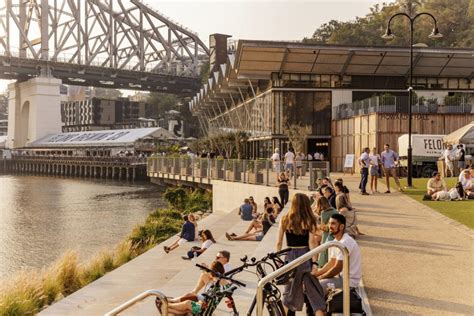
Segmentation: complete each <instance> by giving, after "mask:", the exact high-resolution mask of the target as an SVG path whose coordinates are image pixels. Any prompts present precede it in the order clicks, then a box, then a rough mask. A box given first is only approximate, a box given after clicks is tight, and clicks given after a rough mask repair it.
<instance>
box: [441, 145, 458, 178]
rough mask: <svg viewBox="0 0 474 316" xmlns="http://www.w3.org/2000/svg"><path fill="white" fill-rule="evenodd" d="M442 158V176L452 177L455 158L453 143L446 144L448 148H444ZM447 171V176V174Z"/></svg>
mask: <svg viewBox="0 0 474 316" xmlns="http://www.w3.org/2000/svg"><path fill="white" fill-rule="evenodd" d="M443 158H444V177H445V178H448V177H454V159H455V153H454V150H453V145H448V148H446V149H445V150H444V152H443ZM448 173H449V176H448Z"/></svg>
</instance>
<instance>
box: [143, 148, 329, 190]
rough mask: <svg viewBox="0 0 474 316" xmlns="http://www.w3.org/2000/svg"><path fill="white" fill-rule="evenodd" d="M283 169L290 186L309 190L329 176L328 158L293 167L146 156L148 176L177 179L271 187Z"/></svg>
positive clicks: (269, 162)
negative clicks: (318, 180) (317, 181)
mask: <svg viewBox="0 0 474 316" xmlns="http://www.w3.org/2000/svg"><path fill="white" fill-rule="evenodd" d="M283 171H285V172H286V173H287V174H288V175H290V183H289V185H290V187H292V188H304V189H310V190H313V189H315V188H316V187H317V185H316V180H317V179H318V178H323V177H326V176H329V162H328V161H301V162H298V163H297V164H294V165H293V167H289V166H285V165H284V164H283V162H273V161H270V160H268V159H257V160H247V159H220V158H212V159H211V158H192V157H166V156H164V157H163V156H158V157H149V158H148V161H147V172H148V176H150V177H158V178H170V177H173V178H174V179H176V178H181V179H182V180H186V181H192V182H203V180H207V181H210V180H223V181H233V182H241V183H251V184H260V185H267V186H275V185H277V184H278V182H277V176H278V174H279V173H280V172H283Z"/></svg>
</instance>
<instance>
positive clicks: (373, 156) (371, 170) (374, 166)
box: [358, 144, 403, 195]
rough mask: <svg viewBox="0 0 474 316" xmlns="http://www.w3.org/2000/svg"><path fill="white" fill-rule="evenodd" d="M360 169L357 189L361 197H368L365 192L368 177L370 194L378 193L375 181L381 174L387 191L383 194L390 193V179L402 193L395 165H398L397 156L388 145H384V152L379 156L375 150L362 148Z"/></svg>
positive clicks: (359, 161)
mask: <svg viewBox="0 0 474 316" xmlns="http://www.w3.org/2000/svg"><path fill="white" fill-rule="evenodd" d="M358 163H359V167H360V174H361V179H360V184H359V189H360V193H361V194H362V195H369V193H368V192H367V182H368V180H369V175H370V189H371V193H372V194H375V193H378V190H377V181H378V178H379V177H381V176H382V173H383V174H384V175H385V182H386V185H387V190H386V191H385V193H390V177H392V178H393V179H394V180H395V183H396V185H397V187H398V190H399V191H400V192H403V189H402V187H401V185H400V181H399V180H398V176H397V165H398V163H399V157H398V154H397V153H396V152H395V151H393V150H392V149H390V145H389V144H385V145H384V151H382V152H381V153H380V154H378V153H377V148H375V147H374V148H372V150H370V149H369V147H366V148H364V150H363V152H362V154H361V156H360V157H359V160H358Z"/></svg>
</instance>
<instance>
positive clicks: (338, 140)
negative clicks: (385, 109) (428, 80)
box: [331, 113, 474, 171]
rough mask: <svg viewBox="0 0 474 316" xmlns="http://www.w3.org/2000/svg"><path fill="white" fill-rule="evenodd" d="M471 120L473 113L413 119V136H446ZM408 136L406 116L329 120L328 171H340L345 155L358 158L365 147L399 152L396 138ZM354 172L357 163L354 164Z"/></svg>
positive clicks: (374, 115) (415, 117)
mask: <svg viewBox="0 0 474 316" xmlns="http://www.w3.org/2000/svg"><path fill="white" fill-rule="evenodd" d="M471 121H474V114H472V113H470V114H424V115H422V116H417V115H414V116H413V120H412V132H413V134H440V135H447V134H449V133H451V132H453V131H455V130H457V129H458V128H460V127H462V126H464V125H466V124H468V123H470V122H471ZM407 133H408V119H407V116H406V115H402V117H400V114H398V113H394V114H383V113H372V114H369V115H360V116H355V117H351V118H347V119H342V120H335V121H332V126H331V135H332V137H331V169H332V171H342V169H343V165H344V159H345V156H346V154H355V157H356V159H357V158H358V157H359V156H360V154H361V152H362V149H363V148H364V147H369V148H372V147H377V151H378V152H381V151H382V150H383V145H384V144H385V143H389V144H390V146H391V147H392V149H394V150H396V151H397V152H398V137H399V136H401V135H403V134H407ZM355 165H356V166H355V167H356V169H358V168H357V163H356V164H355Z"/></svg>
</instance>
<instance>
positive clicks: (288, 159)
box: [285, 148, 295, 179]
mask: <svg viewBox="0 0 474 316" xmlns="http://www.w3.org/2000/svg"><path fill="white" fill-rule="evenodd" d="M285 171H286V173H287V174H288V178H290V179H291V177H292V176H293V173H294V172H295V154H294V153H293V150H292V149H291V148H288V151H287V152H286V154H285Z"/></svg>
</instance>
